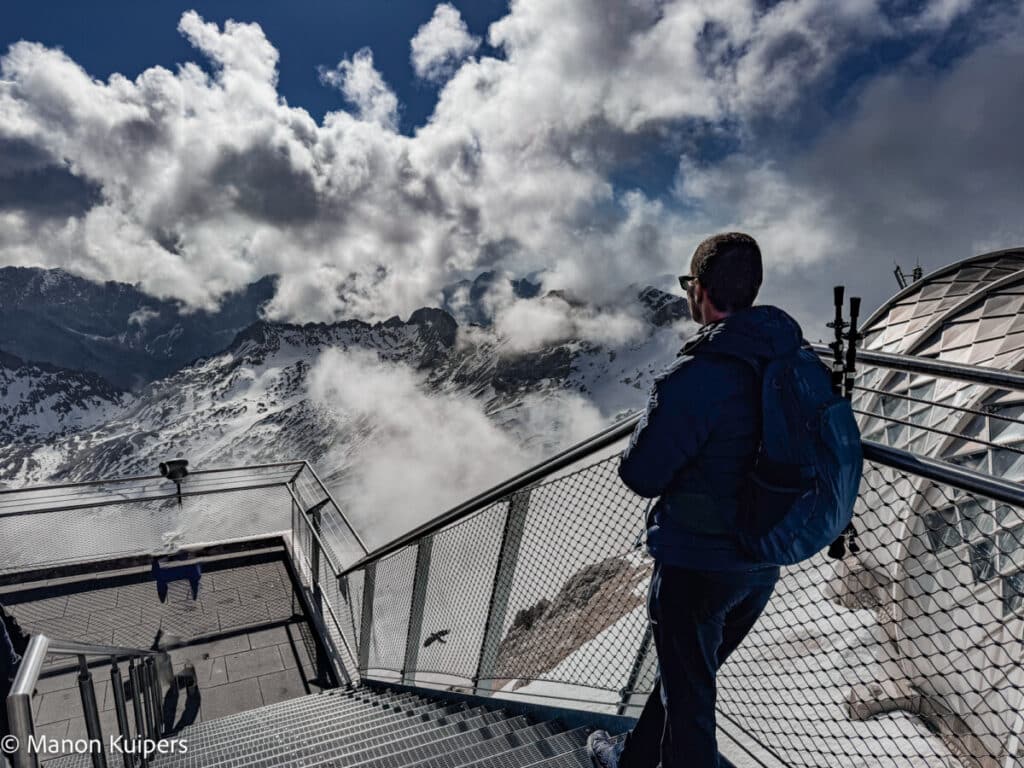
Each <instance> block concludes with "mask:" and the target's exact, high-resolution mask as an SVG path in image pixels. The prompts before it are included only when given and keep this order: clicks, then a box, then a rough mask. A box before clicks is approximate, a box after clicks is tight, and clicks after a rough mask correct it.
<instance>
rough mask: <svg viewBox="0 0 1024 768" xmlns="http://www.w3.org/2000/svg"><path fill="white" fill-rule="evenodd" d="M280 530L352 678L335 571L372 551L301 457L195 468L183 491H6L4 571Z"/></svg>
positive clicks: (130, 487) (156, 485)
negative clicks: (365, 545)
mask: <svg viewBox="0 0 1024 768" xmlns="http://www.w3.org/2000/svg"><path fill="white" fill-rule="evenodd" d="M277 535H283V536H285V537H286V538H287V540H288V542H289V545H290V550H291V553H292V562H293V565H294V568H295V572H296V575H297V576H298V578H299V581H300V582H301V584H302V585H303V586H304V587H305V588H306V589H307V591H308V595H309V597H310V598H311V604H312V605H313V608H314V610H315V611H316V612H317V614H318V616H317V618H318V619H319V622H320V625H321V626H322V627H323V629H324V631H325V632H326V634H327V637H328V639H329V640H330V641H331V645H332V646H333V649H332V655H333V656H334V658H333V659H332V661H333V663H334V664H335V669H336V670H338V671H339V676H340V677H342V678H345V677H346V676H347V677H349V678H351V679H355V678H356V676H357V672H356V666H357V660H356V657H355V654H354V651H353V650H352V649H353V648H354V646H353V645H351V644H350V643H349V640H350V638H354V637H356V634H355V628H356V623H355V622H354V621H353V614H352V613H351V612H350V610H349V608H348V607H347V606H346V605H345V599H344V595H342V593H341V584H340V582H339V579H338V575H339V574H340V572H341V569H342V568H344V567H346V566H348V565H351V564H352V563H353V562H355V561H356V560H358V559H359V558H360V557H362V556H364V555H365V554H366V549H365V548H364V547H363V544H362V542H361V540H360V539H359V536H358V534H356V533H355V532H354V531H353V529H352V528H351V526H350V525H349V524H348V521H347V520H346V519H345V516H344V514H343V513H342V511H341V509H340V508H339V507H338V506H337V504H336V503H335V501H334V499H333V498H331V496H330V494H329V492H328V491H327V489H326V488H325V487H324V485H323V483H321V482H320V479H319V478H318V477H317V476H316V473H315V472H314V471H313V469H312V468H311V467H310V466H309V465H308V464H306V463H305V462H286V463H280V464H272V465H260V466H249V467H237V468H229V469H215V470H200V471H193V472H191V473H189V474H188V475H187V477H185V478H183V479H182V480H181V483H180V488H179V485H177V484H176V483H175V482H173V481H171V480H168V479H167V478H165V477H138V478H125V479H116V480H100V481H94V482H81V483H71V484H65V485H53V486H37V487H30V488H20V489H9V490H3V491H0V574H7V575H8V578H15V579H17V578H18V574H24V573H26V572H29V571H33V570H36V569H41V568H47V569H48V568H52V567H55V566H66V565H69V564H73V563H88V562H93V563H100V562H104V561H109V560H111V559H114V558H121V557H139V556H154V555H167V554H172V553H175V552H178V551H179V550H182V549H185V548H189V547H195V546H199V545H211V544H222V543H225V542H229V541H239V540H246V539H255V538H262V537H267V536H277Z"/></svg>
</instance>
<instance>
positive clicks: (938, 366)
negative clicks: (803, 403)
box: [811, 344, 1024, 391]
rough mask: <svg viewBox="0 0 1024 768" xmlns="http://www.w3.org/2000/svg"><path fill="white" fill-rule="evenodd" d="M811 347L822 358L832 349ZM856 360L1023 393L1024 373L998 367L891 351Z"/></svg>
mask: <svg viewBox="0 0 1024 768" xmlns="http://www.w3.org/2000/svg"><path fill="white" fill-rule="evenodd" d="M811 348H812V349H813V350H814V351H815V352H817V353H818V354H819V355H821V356H826V355H831V354H832V350H830V349H829V348H828V346H826V345H825V344H812V345H811ZM857 360H858V362H862V363H869V364H871V365H874V366H877V367H878V368H886V369H889V370H893V371H903V372H905V373H919V374H922V375H926V376H938V377H941V378H945V379H956V380H957V381H966V382H969V383H972V384H982V385H985V386H990V387H1001V388H1003V389H1013V390H1022V391H1024V373H1019V372H1017V371H1001V370H999V369H998V368H987V367H985V366H981V365H966V364H964V363H953V362H950V361H948V360H936V359H933V358H927V357H917V356H915V355H894V354H892V353H890V352H872V351H870V350H857Z"/></svg>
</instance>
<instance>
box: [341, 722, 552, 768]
mask: <svg viewBox="0 0 1024 768" xmlns="http://www.w3.org/2000/svg"><path fill="white" fill-rule="evenodd" d="M525 719H526V718H515V720H523V721H525ZM508 722H509V723H511V722H512V721H508ZM499 725H501V724H499ZM499 730H505V729H500V728H499V727H495V726H489V727H488V728H486V729H480V730H479V731H477V732H475V734H474V735H475V737H476V738H474V739H465V740H461V741H460V742H459V743H460V744H461V746H456V744H455V743H452V744H450V745H447V746H451V747H453V749H446V750H444V751H443V752H442V751H438V748H439V747H441V746H445V745H442V744H441V743H440V742H435V744H433V745H427V746H426V747H417V748H416V749H412V750H409V751H408V752H403V753H399V754H398V755H391V756H388V757H386V758H383V759H381V760H371V761H369V762H364V763H357V764H356V765H372V766H373V768H399V766H408V765H415V766H416V767H417V768H453V766H458V765H464V764H467V763H472V762H477V761H480V760H485V759H487V758H489V757H492V756H493V755H497V754H500V753H501V752H506V751H508V750H510V749H514V748H516V747H519V746H522V745H524V744H529V743H531V742H533V741H537V740H538V739H543V738H547V737H548V736H552V735H554V734H556V733H558V732H559V731H561V730H562V728H561V726H560V725H558V724H557V723H552V722H548V723H538V724H537V725H528V726H526V727H521V728H516V729H514V730H505V732H504V733H500V732H495V731H499ZM488 731H491V732H490V733H488ZM350 765H351V764H350Z"/></svg>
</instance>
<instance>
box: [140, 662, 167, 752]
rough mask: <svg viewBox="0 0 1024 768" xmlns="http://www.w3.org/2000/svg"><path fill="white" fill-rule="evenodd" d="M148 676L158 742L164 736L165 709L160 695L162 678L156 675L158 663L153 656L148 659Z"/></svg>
mask: <svg viewBox="0 0 1024 768" xmlns="http://www.w3.org/2000/svg"><path fill="white" fill-rule="evenodd" d="M145 668H146V676H147V678H148V680H147V686H146V688H147V689H148V691H149V698H150V700H151V701H152V702H153V738H154V739H156V740H157V741H159V740H160V738H161V737H162V736H163V731H164V708H163V696H161V695H160V678H159V677H158V676H157V673H156V662H155V661H154V660H153V657H152V656H147V657H146V667H145Z"/></svg>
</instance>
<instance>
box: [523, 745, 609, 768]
mask: <svg viewBox="0 0 1024 768" xmlns="http://www.w3.org/2000/svg"><path fill="white" fill-rule="evenodd" d="M526 768H594V764H593V763H592V762H591V760H590V755H588V754H587V748H586V747H583V748H582V749H574V750H573V751H572V752H566V753H565V754H562V755H558V756H557V757H549V758H546V759H544V760H541V761H539V762H536V763H530V764H529V765H528V766H526Z"/></svg>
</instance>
